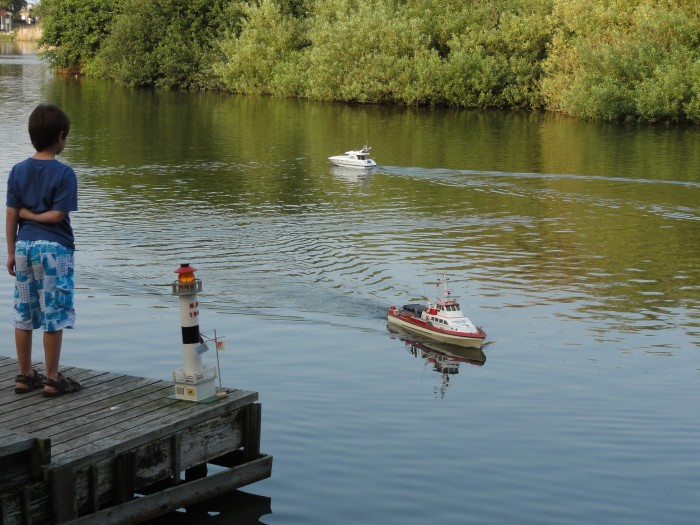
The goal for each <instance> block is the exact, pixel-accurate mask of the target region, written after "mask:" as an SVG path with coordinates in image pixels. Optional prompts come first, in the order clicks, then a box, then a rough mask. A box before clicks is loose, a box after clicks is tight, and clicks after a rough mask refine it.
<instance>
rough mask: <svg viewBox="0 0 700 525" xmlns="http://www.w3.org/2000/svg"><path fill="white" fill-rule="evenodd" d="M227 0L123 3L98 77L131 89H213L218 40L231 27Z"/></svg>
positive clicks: (104, 49)
mask: <svg viewBox="0 0 700 525" xmlns="http://www.w3.org/2000/svg"><path fill="white" fill-rule="evenodd" d="M229 4H232V2H228V1H226V0H127V1H126V2H125V3H124V7H123V9H122V11H121V12H120V13H119V14H118V16H117V17H116V18H115V20H114V23H113V25H112V27H111V32H110V34H109V35H108V37H107V38H106V40H105V42H104V46H103V47H102V49H101V51H100V53H99V56H98V59H99V68H98V69H97V71H96V72H99V73H100V74H102V75H104V76H107V77H110V78H113V79H114V80H116V81H118V82H120V83H122V84H126V85H129V86H157V87H164V88H175V87H181V88H209V89H211V88H217V87H220V84H219V83H218V81H217V79H216V77H215V75H214V73H213V64H214V63H215V62H216V61H217V57H218V45H217V43H216V42H217V40H218V39H219V38H220V37H221V35H222V34H223V33H224V32H225V30H226V29H227V28H229V27H232V26H233V25H234V24H235V22H236V21H235V20H232V19H231V18H230V16H229V15H231V13H232V10H231V9H229Z"/></svg>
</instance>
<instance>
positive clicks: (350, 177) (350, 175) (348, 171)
mask: <svg viewBox="0 0 700 525" xmlns="http://www.w3.org/2000/svg"><path fill="white" fill-rule="evenodd" d="M330 170H331V173H332V174H333V176H334V177H336V178H338V179H340V180H343V181H345V182H349V183H352V184H357V183H358V182H359V183H364V182H366V181H367V176H368V175H369V174H370V173H372V172H374V170H373V169H371V168H370V169H364V170H358V169H356V168H343V167H341V166H331V168H330Z"/></svg>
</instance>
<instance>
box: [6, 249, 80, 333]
mask: <svg viewBox="0 0 700 525" xmlns="http://www.w3.org/2000/svg"><path fill="white" fill-rule="evenodd" d="M15 270H16V272H17V276H16V277H15V294H14V298H15V307H14V311H13V316H12V323H13V324H14V326H15V328H20V329H22V330H32V329H35V328H39V327H41V328H43V329H44V330H45V331H46V332H56V331H58V330H63V329H64V328H73V325H74V324H75V310H74V308H73V289H74V284H73V250H71V249H70V248H66V247H65V246H62V245H60V244H58V243H55V242H48V241H17V243H16V244H15Z"/></svg>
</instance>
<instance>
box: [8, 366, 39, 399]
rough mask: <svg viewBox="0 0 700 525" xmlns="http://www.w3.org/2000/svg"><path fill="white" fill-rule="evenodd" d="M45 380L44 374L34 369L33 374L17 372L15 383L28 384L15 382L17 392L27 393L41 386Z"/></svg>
mask: <svg viewBox="0 0 700 525" xmlns="http://www.w3.org/2000/svg"><path fill="white" fill-rule="evenodd" d="M43 381H44V376H42V375H41V374H40V373H39V372H37V371H36V370H34V369H32V375H30V376H27V375H24V374H17V376H16V377H15V383H21V384H23V385H26V386H17V385H16V384H15V394H27V393H29V392H31V391H32V390H34V389H36V388H39V387H40V386H41V385H42V383H43Z"/></svg>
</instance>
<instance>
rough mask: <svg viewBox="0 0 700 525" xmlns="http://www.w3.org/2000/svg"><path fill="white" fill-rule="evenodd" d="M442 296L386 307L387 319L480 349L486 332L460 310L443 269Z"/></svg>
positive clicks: (435, 337)
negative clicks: (430, 299)
mask: <svg viewBox="0 0 700 525" xmlns="http://www.w3.org/2000/svg"><path fill="white" fill-rule="evenodd" d="M442 282H443V298H442V299H435V302H430V301H427V302H426V304H424V305H423V304H405V305H403V306H402V307H401V308H397V307H396V306H392V307H391V308H389V314H388V315H387V321H388V323H389V324H393V325H396V326H398V327H400V328H403V329H404V330H408V331H409V332H412V333H414V334H418V335H421V336H424V337H427V338H430V339H432V340H433V341H439V342H441V343H447V344H451V345H457V346H462V347H467V348H481V346H482V345H483V344H484V339H486V333H485V332H484V331H483V330H482V329H481V328H477V327H476V326H475V325H474V323H472V322H471V321H470V320H469V318H468V317H466V316H465V315H464V314H463V313H462V309H461V308H460V306H459V303H458V302H457V298H456V297H453V296H452V290H450V289H449V288H448V287H447V274H446V273H445V272H443V278H442Z"/></svg>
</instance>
